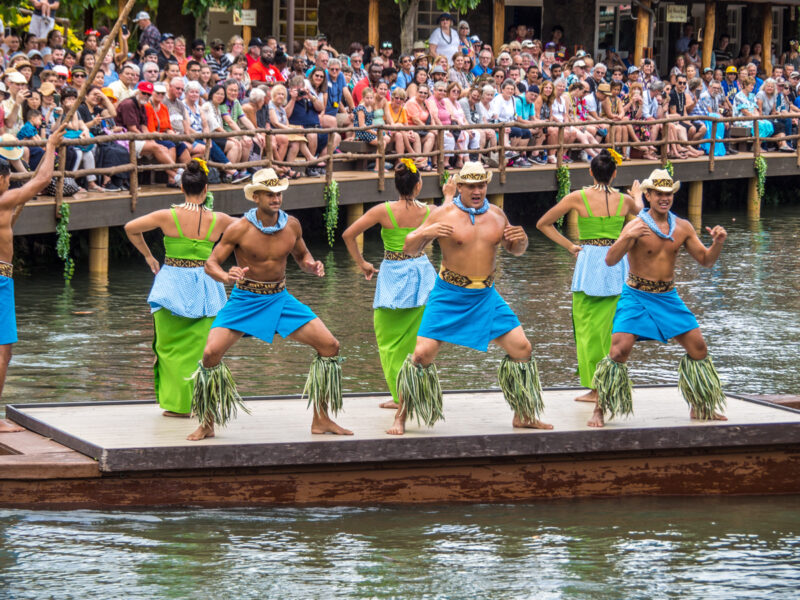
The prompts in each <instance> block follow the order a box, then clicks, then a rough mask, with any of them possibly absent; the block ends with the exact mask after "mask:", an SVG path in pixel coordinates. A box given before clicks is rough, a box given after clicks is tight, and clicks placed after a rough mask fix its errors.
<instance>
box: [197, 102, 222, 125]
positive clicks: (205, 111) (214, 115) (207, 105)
mask: <svg viewBox="0 0 800 600" xmlns="http://www.w3.org/2000/svg"><path fill="white" fill-rule="evenodd" d="M200 114H202V115H203V116H205V118H206V123H208V128H209V129H210V130H211V131H215V130H217V129H222V117H221V116H220V114H219V111H218V110H217V109H216V108H215V107H214V104H213V103H211V102H204V103H203V106H201V107H200Z"/></svg>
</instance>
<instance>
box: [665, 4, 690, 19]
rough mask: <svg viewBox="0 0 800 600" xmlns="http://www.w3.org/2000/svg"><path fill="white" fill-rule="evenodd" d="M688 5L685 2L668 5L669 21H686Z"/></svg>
mask: <svg viewBox="0 0 800 600" xmlns="http://www.w3.org/2000/svg"><path fill="white" fill-rule="evenodd" d="M687 9H688V6H686V5H685V4H668V5H667V23H686V19H687V16H688V10H687Z"/></svg>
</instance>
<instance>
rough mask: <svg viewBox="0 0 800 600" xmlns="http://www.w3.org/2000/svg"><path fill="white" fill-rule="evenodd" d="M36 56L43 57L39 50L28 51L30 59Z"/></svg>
mask: <svg viewBox="0 0 800 600" xmlns="http://www.w3.org/2000/svg"><path fill="white" fill-rule="evenodd" d="M34 56H38V57H39V58H42V53H41V52H39V51H38V50H31V51H30V52H28V60H30V59H31V58H33V57H34Z"/></svg>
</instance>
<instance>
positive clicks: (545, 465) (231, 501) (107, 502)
mask: <svg viewBox="0 0 800 600" xmlns="http://www.w3.org/2000/svg"><path fill="white" fill-rule="evenodd" d="M575 394H576V390H548V391H546V393H545V403H546V407H547V408H546V414H545V416H544V418H545V420H547V421H549V422H551V423H553V424H554V425H555V429H554V430H552V431H534V430H519V429H513V428H512V427H511V423H510V421H511V414H510V411H509V408H508V406H507V405H506V404H505V402H504V400H503V399H502V396H501V395H500V393H499V392H492V391H489V392H452V393H446V396H445V416H446V419H447V420H446V421H445V422H444V423H439V424H437V425H436V427H434V428H433V429H420V428H418V427H417V426H416V425H415V424H411V425H410V426H409V432H408V433H407V434H406V435H405V436H403V437H394V436H389V435H388V434H386V433H385V431H384V430H385V428H386V427H387V426H388V425H389V424H390V423H391V418H392V412H391V411H388V410H385V409H380V408H378V406H377V404H378V402H379V401H382V400H385V399H386V396H383V395H354V396H348V397H346V399H345V412H344V413H343V414H342V415H340V417H339V419H338V421H339V423H340V424H342V425H344V426H346V427H349V428H352V429H353V430H354V431H355V435H354V436H353V437H336V436H314V435H311V433H310V430H309V425H310V413H309V412H308V411H307V410H306V403H305V401H303V400H301V399H299V398H296V397H282V398H269V399H267V398H260V399H249V400H248V404H249V406H250V408H251V409H252V411H253V414H252V415H241V416H240V417H239V419H237V420H236V421H235V422H234V423H232V424H231V425H230V426H228V427H227V428H225V429H222V430H220V431H219V432H218V436H217V437H216V438H213V439H209V440H204V441H201V442H188V441H186V440H185V436H186V435H187V434H188V433H189V432H190V431H192V429H193V428H194V427H195V423H194V422H193V421H190V420H184V419H169V418H165V417H162V416H161V415H160V411H159V410H158V407H157V406H155V405H154V404H153V403H152V402H118V403H74V404H50V405H42V404H40V405H34V404H31V405H11V406H9V407H8V408H7V415H8V417H9V418H11V419H12V420H14V421H16V422H18V423H20V424H21V425H23V426H25V427H26V428H28V429H29V431H26V432H22V433H9V434H0V454H2V453H3V452H6V454H5V455H3V456H0V507H9V506H24V507H27V508H53V507H95V508H100V507H110V506H186V505H204V506H253V505H303V504H319V505H335V504H391V503H431V502H513V501H530V500H534V499H547V498H565V497H593V496H622V495H665V494H669V495H703V494H770V493H771V494H778V493H800V477H798V475H800V411H796V410H792V409H787V408H785V407H782V406H778V405H774V404H770V403H766V402H762V401H758V400H752V399H741V398H736V397H732V396H729V400H728V410H727V415H728V417H729V419H730V420H729V421H727V422H713V423H709V422H697V421H690V420H689V418H688V414H687V407H686V405H685V403H684V401H683V399H682V398H681V397H680V394H679V392H678V391H677V389H676V388H675V387H641V388H636V390H635V393H634V406H635V410H636V414H635V415H634V416H633V417H632V418H630V419H627V420H619V421H612V422H610V423H609V424H608V425H607V426H606V427H605V428H604V429H601V430H596V429H591V428H589V427H587V426H586V420H587V419H588V418H589V416H590V414H591V409H592V407H591V405H589V404H585V403H576V402H574V401H573V400H572V398H573V397H574V396H575Z"/></svg>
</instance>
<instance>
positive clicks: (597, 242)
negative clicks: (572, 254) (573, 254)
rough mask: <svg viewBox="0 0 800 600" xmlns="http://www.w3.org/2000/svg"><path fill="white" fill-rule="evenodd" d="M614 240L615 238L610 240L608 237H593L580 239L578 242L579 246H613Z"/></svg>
mask: <svg viewBox="0 0 800 600" xmlns="http://www.w3.org/2000/svg"><path fill="white" fill-rule="evenodd" d="M616 241H617V240H612V239H610V238H594V239H591V240H580V241H579V242H578V243H579V244H580V245H581V246H613V245H614V242H616Z"/></svg>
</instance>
